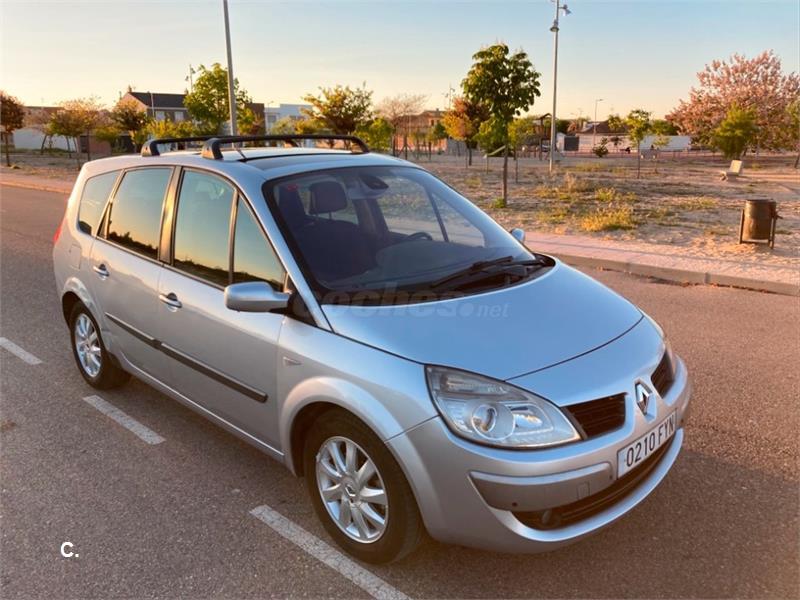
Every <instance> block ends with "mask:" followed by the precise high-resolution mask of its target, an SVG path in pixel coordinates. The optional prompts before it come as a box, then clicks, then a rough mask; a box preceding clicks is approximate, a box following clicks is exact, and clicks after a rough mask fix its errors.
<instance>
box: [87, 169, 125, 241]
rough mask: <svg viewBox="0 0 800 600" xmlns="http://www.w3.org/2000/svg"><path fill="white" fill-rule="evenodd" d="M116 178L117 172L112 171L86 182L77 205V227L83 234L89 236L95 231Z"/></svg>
mask: <svg viewBox="0 0 800 600" xmlns="http://www.w3.org/2000/svg"><path fill="white" fill-rule="evenodd" d="M118 176H119V171H112V172H111V173H104V174H103V175H97V176H96V177H91V178H89V179H87V180H86V184H85V185H84V186H83V193H82V194H81V202H80V204H79V205H78V227H79V228H80V230H81V231H83V232H84V233H88V234H91V233H92V232H94V231H95V230H96V228H97V224H98V223H99V222H100V215H102V214H103V208H105V206H106V200H108V196H109V194H111V189H112V188H113V187H114V184H115V183H116V181H117V177H118Z"/></svg>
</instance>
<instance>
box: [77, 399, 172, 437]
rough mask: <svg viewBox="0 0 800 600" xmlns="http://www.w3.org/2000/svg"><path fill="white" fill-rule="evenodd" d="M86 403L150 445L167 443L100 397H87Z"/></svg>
mask: <svg viewBox="0 0 800 600" xmlns="http://www.w3.org/2000/svg"><path fill="white" fill-rule="evenodd" d="M84 401H86V402H87V403H89V404H91V405H92V406H94V407H95V408H96V409H97V410H99V411H100V412H101V413H103V414H104V415H105V416H107V417H109V418H110V419H113V420H114V421H116V422H117V423H119V424H120V425H122V426H123V427H124V428H125V429H127V430H128V431H130V432H131V433H133V434H134V435H135V436H137V437H138V438H139V439H141V440H142V441H144V442H147V443H148V444H160V443H161V442H163V441H165V440H164V438H163V437H161V436H160V435H158V434H157V433H156V432H155V431H153V430H152V429H150V428H149V427H146V426H145V425H142V424H141V423H139V421H137V420H136V419H134V418H133V417H131V416H129V415H126V414H125V413H124V412H122V411H121V410H120V409H118V408H117V407H116V406H114V405H113V404H109V403H108V402H106V401H105V400H103V399H102V398H101V397H100V396H86V397H85V398H84Z"/></svg>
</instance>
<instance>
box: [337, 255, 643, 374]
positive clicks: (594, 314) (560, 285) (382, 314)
mask: <svg viewBox="0 0 800 600" xmlns="http://www.w3.org/2000/svg"><path fill="white" fill-rule="evenodd" d="M322 309H323V311H324V313H325V316H326V317H327V318H328V320H329V322H330V324H331V327H332V328H333V330H334V331H335V332H336V333H338V334H339V335H343V336H345V337H348V338H351V339H353V340H355V341H358V342H361V343H364V344H368V345H370V346H374V347H375V348H379V349H381V350H384V351H386V352H391V353H393V354H397V355H399V356H401V357H403V358H407V359H410V360H413V361H417V362H420V363H425V364H436V365H444V366H449V367H455V368H458V369H463V370H466V371H472V372H474V373H481V374H483V375H486V376H489V377H494V378H497V379H511V378H513V377H519V376H520V375H524V374H526V373H531V372H533V371H537V370H540V369H544V368H546V367H549V366H551V365H554V364H557V363H560V362H563V361H566V360H569V359H571V358H574V357H576V356H579V355H581V354H584V353H586V352H590V351H591V350H594V349H595V348H598V347H600V346H603V345H605V344H607V343H608V342H610V341H612V340H614V339H615V338H617V337H619V336H621V335H622V334H624V333H625V332H626V331H628V330H629V329H631V328H632V327H633V326H634V325H635V324H636V323H638V322H639V320H640V319H641V318H642V314H641V312H640V311H639V310H638V309H637V308H636V307H635V306H634V305H633V304H631V303H630V302H628V301H627V300H625V299H624V298H623V297H621V296H620V295H618V294H616V293H615V292H612V291H611V290H609V289H608V288H607V287H605V286H604V285H602V284H600V283H598V282H597V281H595V280H594V279H592V278H591V277H588V276H586V275H584V274H583V273H580V272H579V271H576V270H575V269H572V268H571V267H568V266H566V265H565V264H563V263H561V262H556V265H555V266H554V267H553V268H551V269H550V270H549V271H548V272H547V273H545V274H544V275H541V276H540V277H538V278H535V279H533V280H531V281H528V282H525V283H522V284H518V285H515V286H511V287H508V288H504V289H500V290H494V291H491V292H487V293H481V294H475V295H471V296H466V297H463V298H456V299H449V300H442V301H436V302H425V303H420V304H412V305H399V306H348V305H332V304H329V305H323V306H322Z"/></svg>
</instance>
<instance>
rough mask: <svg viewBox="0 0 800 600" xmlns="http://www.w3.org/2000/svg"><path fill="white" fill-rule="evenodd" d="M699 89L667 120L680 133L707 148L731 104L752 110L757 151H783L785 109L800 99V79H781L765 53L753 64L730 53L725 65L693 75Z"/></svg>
mask: <svg viewBox="0 0 800 600" xmlns="http://www.w3.org/2000/svg"><path fill="white" fill-rule="evenodd" d="M697 79H698V81H699V85H698V87H693V88H692V89H691V90H690V91H689V99H688V100H686V101H683V100H681V102H680V103H679V104H678V107H677V108H676V109H675V110H673V111H672V112H671V113H670V114H668V115H667V120H669V121H672V122H673V123H675V124H676V125H677V126H678V128H679V129H680V130H681V131H682V132H683V133H685V134H687V135H691V136H692V137H693V138H694V139H695V140H696V141H698V142H699V143H702V144H711V143H712V141H713V140H712V138H713V137H714V135H715V131H716V130H717V128H718V127H719V125H720V124H721V123H722V121H723V120H724V119H726V118H727V116H728V112H729V111H730V109H731V108H732V107H733V106H734V105H736V106H737V107H738V108H739V109H741V110H752V111H753V114H754V118H755V125H756V127H757V132H756V138H755V143H756V146H757V147H758V148H763V149H767V150H780V149H784V148H786V146H785V144H786V136H785V133H784V132H785V131H786V129H787V128H788V127H790V125H791V117H790V115H789V112H788V111H787V108H788V107H789V106H790V105H791V103H792V102H794V101H795V100H796V99H797V98H798V97H800V76H798V75H797V73H789V74H788V75H787V74H784V73H783V71H782V69H781V61H780V59H779V58H778V57H777V56H776V55H775V54H774V53H773V52H772V51H771V50H770V51H766V52H762V53H761V54H759V55H758V56H756V57H755V58H752V59H748V58H746V57H745V56H742V55H739V54H734V55H733V56H731V57H730V59H729V60H728V61H720V60H715V61H714V62H712V63H711V64H710V65H706V67H705V69H704V70H703V71H700V72H699V73H698V74H697Z"/></svg>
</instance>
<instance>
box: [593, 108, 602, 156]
mask: <svg viewBox="0 0 800 600" xmlns="http://www.w3.org/2000/svg"><path fill="white" fill-rule="evenodd" d="M602 101H603V99H602V98H597V99H595V101H594V126H593V127H592V150H594V147H595V143H594V140H595V138H596V137H597V103H598V102H602Z"/></svg>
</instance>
